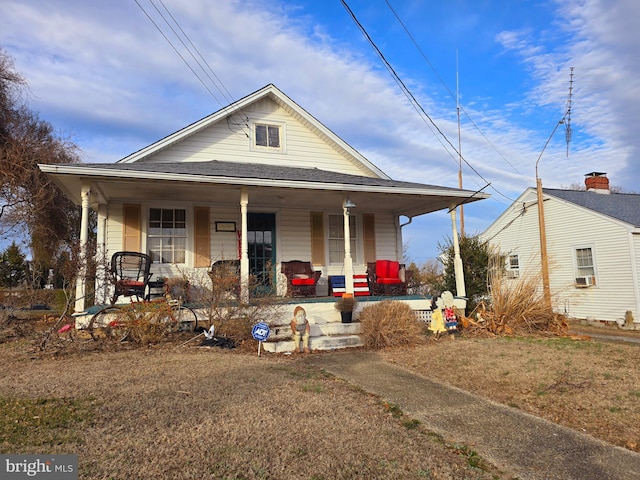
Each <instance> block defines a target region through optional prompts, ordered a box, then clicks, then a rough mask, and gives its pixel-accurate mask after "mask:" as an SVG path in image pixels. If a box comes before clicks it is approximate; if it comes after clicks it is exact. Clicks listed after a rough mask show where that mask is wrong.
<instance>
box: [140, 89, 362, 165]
mask: <svg viewBox="0 0 640 480" xmlns="http://www.w3.org/2000/svg"><path fill="white" fill-rule="evenodd" d="M243 113H245V114H246V115H247V116H248V117H249V121H248V122H247V124H248V125H249V127H247V126H244V125H236V124H235V123H240V122H237V121H236V120H235V119H236V118H237V115H233V116H232V117H230V118H231V120H229V122H227V121H220V122H218V123H216V124H214V125H212V126H210V127H209V128H207V129H205V130H203V131H201V132H198V133H196V134H194V135H192V136H191V137H189V138H186V139H184V140H182V141H181V142H179V143H178V144H176V145H173V146H171V147H169V148H167V149H165V150H163V151H160V152H158V153H156V154H154V155H152V156H151V157H149V158H146V159H143V160H140V161H142V162H183V161H184V162H197V161H200V162H205V161H210V160H219V161H225V162H242V163H249V162H250V163H263V164H270V165H280V166H290V167H310V168H319V169H323V170H330V171H336V172H341V173H347V174H353V175H370V172H368V171H365V170H362V169H360V168H359V167H358V166H357V165H356V163H353V162H352V161H351V160H349V158H348V157H347V156H345V155H343V152H342V150H340V149H338V148H333V147H332V146H331V145H329V144H327V143H326V142H325V140H324V139H323V138H320V137H319V136H318V134H317V133H315V132H313V131H311V130H310V129H309V128H308V127H307V124H306V123H303V122H301V121H300V120H299V119H297V118H294V117H293V116H291V115H290V113H289V112H287V111H286V110H285V109H283V108H281V107H279V106H277V104H276V103H275V102H273V101H272V100H269V99H263V100H262V101H261V102H256V103H255V104H253V105H252V106H251V108H247V109H245V110H244V111H243ZM256 121H258V122H263V123H274V124H278V125H282V126H283V139H282V140H283V150H282V151H279V150H274V151H270V150H269V149H253V148H252V144H253V130H251V128H252V127H253V123H254V122H256Z"/></svg>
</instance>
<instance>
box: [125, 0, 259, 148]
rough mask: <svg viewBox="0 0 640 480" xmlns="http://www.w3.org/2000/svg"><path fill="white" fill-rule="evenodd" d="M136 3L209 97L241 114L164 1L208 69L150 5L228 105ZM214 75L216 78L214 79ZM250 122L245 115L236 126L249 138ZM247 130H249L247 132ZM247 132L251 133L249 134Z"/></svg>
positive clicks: (157, 9) (162, 16)
mask: <svg viewBox="0 0 640 480" xmlns="http://www.w3.org/2000/svg"><path fill="white" fill-rule="evenodd" d="M134 1H135V2H136V5H138V7H139V8H140V10H141V11H142V12H143V13H144V14H145V16H146V17H147V18H148V19H149V21H150V22H151V23H152V24H153V25H154V27H155V28H156V29H157V30H158V32H160V34H161V35H162V36H163V37H164V39H165V40H166V41H167V43H168V44H169V45H170V46H171V48H172V49H173V50H174V52H175V53H176V54H177V55H178V56H179V57H180V59H181V60H182V61H183V63H184V64H185V65H186V66H187V68H189V70H191V72H192V73H193V74H194V75H195V76H196V78H197V79H198V80H199V81H200V83H201V84H202V86H203V87H204V88H205V90H206V91H207V92H208V93H209V95H211V96H212V97H213V99H214V100H215V101H216V102H217V103H218V104H219V105H220V106H221V107H222V109H223V110H230V114H234V113H240V112H241V111H242V109H239V108H236V109H230V108H229V105H230V104H232V103H233V98H232V97H231V93H230V92H229V90H228V89H227V88H226V87H225V85H224V83H223V82H222V80H220V78H219V77H218V75H216V73H215V72H214V70H213V69H212V68H211V65H209V63H208V62H207V61H206V59H205V58H204V57H203V56H202V54H201V53H200V51H199V50H198V49H197V47H196V46H195V45H194V43H193V42H192V41H191V39H190V38H189V36H188V35H187V34H186V32H185V31H184V29H183V28H182V27H181V26H180V24H179V23H178V21H177V20H176V18H175V17H174V16H173V15H172V14H171V12H170V11H169V9H168V8H167V7H166V5H165V4H164V3H163V2H162V0H159V1H160V4H161V5H162V7H163V8H164V10H165V11H166V12H167V14H168V15H169V17H171V20H172V21H173V23H174V24H175V25H176V28H178V29H179V30H180V32H182V36H183V37H184V38H185V39H186V41H187V42H188V43H189V44H190V45H191V46H192V47H193V49H194V50H195V51H196V53H197V55H198V57H199V58H200V59H201V60H202V62H204V64H205V65H206V67H207V68H205V67H204V66H203V65H202V63H201V61H200V60H199V59H198V58H197V57H196V55H195V54H194V53H193V52H192V50H191V48H190V47H189V46H188V45H187V44H186V43H185V41H184V40H183V39H182V37H181V36H180V35H179V34H178V32H177V31H176V29H175V28H174V27H173V26H172V24H171V23H170V22H169V20H167V18H166V17H165V15H164V14H163V13H162V12H161V11H160V9H159V8H158V7H157V6H156V5H155V4H154V3H153V0H149V3H150V4H151V5H152V6H153V8H154V9H155V10H156V12H157V13H158V15H159V16H160V17H161V18H162V20H163V21H164V22H165V23H166V24H167V26H168V27H169V28H170V29H171V31H172V32H173V35H174V36H175V37H176V38H177V39H178V40H179V41H180V43H181V44H182V46H183V47H184V48H185V49H186V50H187V52H188V53H189V54H190V56H191V58H192V59H193V61H194V62H195V63H196V65H197V66H198V67H199V68H200V70H201V71H202V72H203V73H204V75H205V76H206V78H208V79H209V81H210V83H211V84H213V86H214V87H215V88H216V90H218V92H219V93H220V94H221V95H222V97H224V99H225V100H226V103H224V102H221V101H220V99H219V98H218V97H217V96H216V95H215V93H213V91H212V90H211V88H209V86H208V85H207V83H206V82H205V80H203V78H202V77H201V76H200V75H199V74H198V72H196V70H195V69H194V68H193V67H192V66H191V64H190V63H189V62H188V61H187V59H186V58H185V57H184V56H183V55H182V54H181V53H180V51H178V49H177V48H176V46H175V45H174V44H173V42H172V41H171V40H170V39H169V37H168V36H167V35H166V34H165V33H164V32H163V30H162V28H161V27H160V26H159V25H158V24H157V23H156V22H155V21H154V19H153V18H152V17H151V15H149V13H148V12H147V11H146V10H145V9H144V7H143V6H142V5H141V4H140V2H138V0H134ZM209 72H211V74H209ZM212 75H213V77H215V79H214V78H212ZM247 122H248V118H247V116H246V115H245V114H244V113H243V116H242V123H237V124H235V125H236V126H239V127H240V128H241V129H242V130H243V133H244V134H245V135H246V136H247V137H250V133H251V131H250V128H249V125H248V124H247ZM245 128H246V129H247V130H245ZM247 131H248V132H249V133H247Z"/></svg>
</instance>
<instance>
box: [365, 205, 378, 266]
mask: <svg viewBox="0 0 640 480" xmlns="http://www.w3.org/2000/svg"><path fill="white" fill-rule="evenodd" d="M362 236H363V240H362V242H363V246H364V261H365V263H367V262H375V261H376V221H375V215H373V214H372V213H363V214H362Z"/></svg>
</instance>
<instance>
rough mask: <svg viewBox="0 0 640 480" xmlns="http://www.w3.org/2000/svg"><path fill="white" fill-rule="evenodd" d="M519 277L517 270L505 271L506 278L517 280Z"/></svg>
mask: <svg viewBox="0 0 640 480" xmlns="http://www.w3.org/2000/svg"><path fill="white" fill-rule="evenodd" d="M519 276H520V271H519V270H507V278H518V277H519Z"/></svg>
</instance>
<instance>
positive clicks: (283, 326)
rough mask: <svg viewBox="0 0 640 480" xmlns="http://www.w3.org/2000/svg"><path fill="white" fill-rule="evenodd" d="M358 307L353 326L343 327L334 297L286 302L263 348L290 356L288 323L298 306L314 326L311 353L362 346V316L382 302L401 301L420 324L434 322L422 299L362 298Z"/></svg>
mask: <svg viewBox="0 0 640 480" xmlns="http://www.w3.org/2000/svg"><path fill="white" fill-rule="evenodd" d="M357 300H358V305H357V307H356V309H355V311H354V315H353V320H354V321H353V322H352V323H342V320H341V317H340V312H338V311H337V310H336V309H335V308H334V304H335V301H336V298H335V297H311V298H287V299H285V301H284V302H283V303H282V304H281V305H280V306H279V307H278V309H277V313H276V314H275V315H274V317H273V319H271V320H270V321H269V322H268V324H269V327H270V329H271V333H270V335H269V338H268V339H267V341H266V342H263V344H262V345H263V348H264V350H265V351H267V352H271V353H283V352H291V351H293V349H294V342H293V340H292V339H291V328H290V326H289V323H290V322H291V319H292V318H293V310H294V309H295V308H296V307H297V306H298V305H299V306H301V307H302V308H304V309H305V312H306V314H307V319H308V321H309V324H310V325H311V331H310V332H309V335H310V338H309V348H310V349H311V350H337V349H342V348H349V347H360V346H362V345H363V343H362V340H361V339H360V333H361V324H360V322H359V321H358V318H359V313H360V312H361V311H362V309H363V308H364V307H366V306H368V305H373V304H375V303H378V302H382V301H389V300H394V301H401V302H404V303H407V304H408V305H409V306H410V307H411V309H412V310H413V311H414V312H416V315H417V316H418V319H419V320H422V321H426V322H428V321H430V320H431V297H425V296H422V295H406V296H362V297H357Z"/></svg>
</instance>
